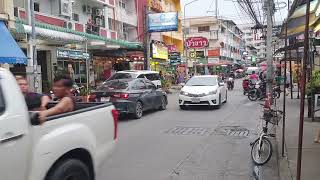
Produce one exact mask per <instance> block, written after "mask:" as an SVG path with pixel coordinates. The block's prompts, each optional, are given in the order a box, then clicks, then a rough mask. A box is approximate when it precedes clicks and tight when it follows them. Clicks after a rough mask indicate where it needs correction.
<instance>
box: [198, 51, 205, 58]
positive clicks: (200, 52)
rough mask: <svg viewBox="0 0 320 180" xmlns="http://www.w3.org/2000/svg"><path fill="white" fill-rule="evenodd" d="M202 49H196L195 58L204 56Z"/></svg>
mask: <svg viewBox="0 0 320 180" xmlns="http://www.w3.org/2000/svg"><path fill="white" fill-rule="evenodd" d="M204 57H205V55H204V51H196V58H204Z"/></svg>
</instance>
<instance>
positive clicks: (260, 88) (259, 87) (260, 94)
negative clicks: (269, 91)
mask: <svg viewBox="0 0 320 180" xmlns="http://www.w3.org/2000/svg"><path fill="white" fill-rule="evenodd" d="M265 96H266V83H265V82H260V83H256V84H255V85H254V88H253V89H251V90H250V91H249V92H248V99H249V100H250V101H256V100H258V99H263V98H264V97H265Z"/></svg>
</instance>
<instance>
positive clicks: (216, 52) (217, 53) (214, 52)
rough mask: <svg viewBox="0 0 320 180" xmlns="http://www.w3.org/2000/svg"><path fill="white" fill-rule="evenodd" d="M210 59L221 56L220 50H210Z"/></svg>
mask: <svg viewBox="0 0 320 180" xmlns="http://www.w3.org/2000/svg"><path fill="white" fill-rule="evenodd" d="M208 56H209V57H218V56H220V49H210V50H208Z"/></svg>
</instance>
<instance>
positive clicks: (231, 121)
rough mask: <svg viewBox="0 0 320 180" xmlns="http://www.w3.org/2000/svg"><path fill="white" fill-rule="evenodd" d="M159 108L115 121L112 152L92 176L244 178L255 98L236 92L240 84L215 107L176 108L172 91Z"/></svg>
mask: <svg viewBox="0 0 320 180" xmlns="http://www.w3.org/2000/svg"><path fill="white" fill-rule="evenodd" d="M168 98H169V105H168V108H167V110H165V111H155V112H149V113H147V114H146V115H145V116H144V117H143V118H141V119H139V120H122V121H121V122H120V123H119V141H118V144H117V147H116V149H115V152H114V153H113V154H112V156H111V158H110V159H108V160H107V162H106V163H105V165H104V166H103V170H102V172H101V173H100V174H98V176H97V179H98V180H249V179H253V176H252V163H251V159H250V146H249V143H250V142H251V141H252V140H253V139H254V138H255V137H256V132H257V126H258V124H259V122H260V119H259V116H260V114H261V111H260V109H261V108H260V107H259V105H258V102H250V101H249V100H248V99H247V97H246V96H244V95H243V94H242V88H241V82H240V80H238V81H236V85H235V89H234V90H233V91H229V92H228V102H227V103H226V104H224V105H223V106H222V107H221V108H220V109H215V110H210V109H206V108H195V109H192V110H185V111H183V110H180V109H179V106H178V94H170V95H168Z"/></svg>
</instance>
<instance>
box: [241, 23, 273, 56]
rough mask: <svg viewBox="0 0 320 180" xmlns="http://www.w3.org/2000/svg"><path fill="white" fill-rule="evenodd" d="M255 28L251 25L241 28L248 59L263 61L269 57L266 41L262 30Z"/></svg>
mask: <svg viewBox="0 0 320 180" xmlns="http://www.w3.org/2000/svg"><path fill="white" fill-rule="evenodd" d="M253 26H254V25H253V24H249V25H245V26H241V27H240V28H241V30H242V31H243V36H242V37H243V39H244V40H245V42H246V46H247V59H249V60H256V61H263V60H265V59H266V57H267V50H266V41H265V39H264V38H263V34H262V32H261V30H255V29H252V27H253Z"/></svg>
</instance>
